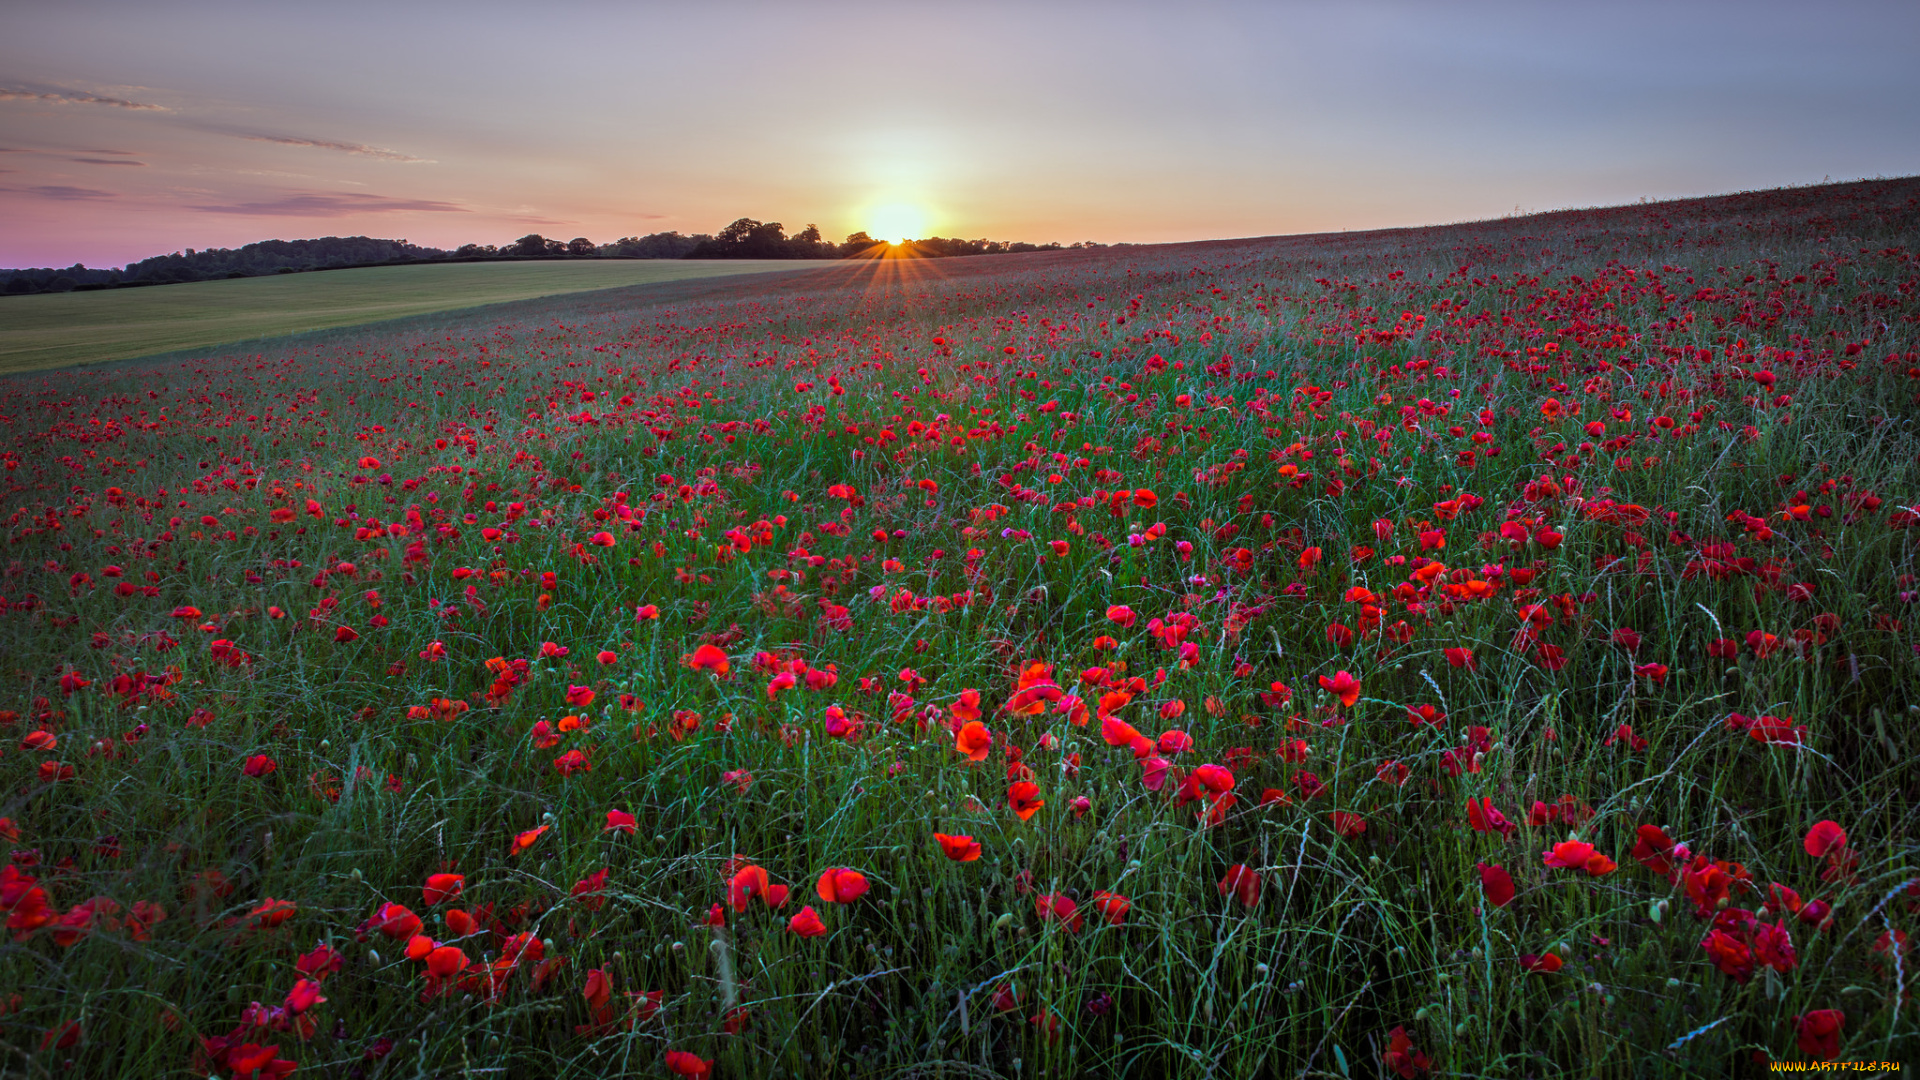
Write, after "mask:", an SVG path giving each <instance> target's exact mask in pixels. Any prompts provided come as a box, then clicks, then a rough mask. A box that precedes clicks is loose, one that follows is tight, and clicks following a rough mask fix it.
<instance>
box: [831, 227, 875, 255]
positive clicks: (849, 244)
mask: <svg viewBox="0 0 1920 1080" xmlns="http://www.w3.org/2000/svg"><path fill="white" fill-rule="evenodd" d="M879 243H880V241H878V240H875V239H874V238H873V237H871V236H868V235H867V234H866V231H865V230H861V231H860V232H857V233H854V234H852V235H851V236H848V237H847V238H846V240H845V241H843V242H842V243H841V244H840V257H841V258H843V259H844V258H850V257H852V256H854V255H858V254H860V253H861V252H864V251H867V250H868V249H870V248H873V247H876V246H878V245H879Z"/></svg>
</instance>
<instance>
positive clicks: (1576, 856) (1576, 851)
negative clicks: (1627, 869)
mask: <svg viewBox="0 0 1920 1080" xmlns="http://www.w3.org/2000/svg"><path fill="white" fill-rule="evenodd" d="M1540 861H1541V862H1542V863H1544V864H1546V865H1547V866H1551V867H1558V868H1560V869H1563V870H1585V871H1586V872H1587V873H1589V874H1592V875H1593V876H1594V877H1599V876H1600V875H1602V874H1607V873H1611V872H1612V871H1613V869H1614V862H1613V860H1612V859H1609V858H1607V857H1606V856H1605V855H1602V854H1601V853H1600V852H1598V851H1595V850H1594V849H1593V845H1592V844H1589V843H1587V842H1585V841H1583V840H1562V841H1561V842H1559V843H1557V844H1555V845H1553V847H1552V848H1551V849H1549V850H1547V851H1543V852H1541V853H1540Z"/></svg>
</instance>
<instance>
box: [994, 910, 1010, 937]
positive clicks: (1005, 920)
mask: <svg viewBox="0 0 1920 1080" xmlns="http://www.w3.org/2000/svg"><path fill="white" fill-rule="evenodd" d="M1011 925H1013V912H1011V911H1009V912H1005V913H1003V914H1002V915H1001V916H1000V917H999V918H997V919H995V920H993V932H994V933H996V934H997V933H999V932H1000V931H1002V930H1005V929H1006V928H1007V927H1009V926H1011Z"/></svg>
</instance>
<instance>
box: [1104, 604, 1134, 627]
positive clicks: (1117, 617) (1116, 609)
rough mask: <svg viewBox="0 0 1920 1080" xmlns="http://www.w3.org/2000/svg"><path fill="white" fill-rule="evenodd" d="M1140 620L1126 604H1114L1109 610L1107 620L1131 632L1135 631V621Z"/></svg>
mask: <svg viewBox="0 0 1920 1080" xmlns="http://www.w3.org/2000/svg"><path fill="white" fill-rule="evenodd" d="M1138 618H1139V616H1137V615H1135V614H1134V613H1133V609H1132V608H1130V607H1128V606H1127V605H1125V604H1113V605H1111V606H1109V607H1108V608H1107V620H1108V621H1109V622H1114V623H1118V624H1119V625H1120V626H1122V627H1124V628H1126V629H1129V630H1131V629H1133V624H1134V621H1135V620H1136V619H1138Z"/></svg>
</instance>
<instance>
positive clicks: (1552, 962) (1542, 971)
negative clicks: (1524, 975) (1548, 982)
mask: <svg viewBox="0 0 1920 1080" xmlns="http://www.w3.org/2000/svg"><path fill="white" fill-rule="evenodd" d="M1565 963H1566V961H1564V960H1562V959H1560V958H1559V957H1558V956H1556V955H1554V954H1553V953H1546V954H1545V955H1542V956H1535V955H1534V954H1532V953H1528V954H1526V955H1525V956H1522V957H1521V958H1520V969H1521V970H1522V971H1530V972H1533V973H1535V974H1539V975H1551V974H1553V973H1554V972H1556V971H1559V970H1560V968H1561V967H1562V966H1563V965H1564V964H1565Z"/></svg>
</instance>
